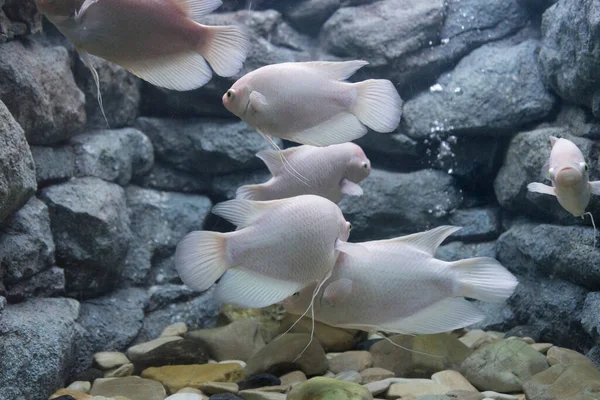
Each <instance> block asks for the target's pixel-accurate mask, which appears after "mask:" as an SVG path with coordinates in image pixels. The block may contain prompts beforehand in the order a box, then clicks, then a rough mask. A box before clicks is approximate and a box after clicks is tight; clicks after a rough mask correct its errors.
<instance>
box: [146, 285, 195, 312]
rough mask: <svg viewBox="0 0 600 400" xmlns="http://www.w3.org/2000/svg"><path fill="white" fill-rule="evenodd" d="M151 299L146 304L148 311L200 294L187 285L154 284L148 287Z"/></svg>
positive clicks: (187, 299)
mask: <svg viewBox="0 0 600 400" xmlns="http://www.w3.org/2000/svg"><path fill="white" fill-rule="evenodd" d="M148 294H149V295H150V300H148V304H147V305H146V309H145V311H146V312H152V311H156V310H158V309H161V308H165V307H167V306H169V305H170V304H172V303H181V302H184V301H189V300H191V299H193V298H194V297H196V296H198V293H196V292H194V291H193V290H192V289H190V288H189V287H187V286H185V285H173V284H167V285H159V286H152V287H150V289H148Z"/></svg>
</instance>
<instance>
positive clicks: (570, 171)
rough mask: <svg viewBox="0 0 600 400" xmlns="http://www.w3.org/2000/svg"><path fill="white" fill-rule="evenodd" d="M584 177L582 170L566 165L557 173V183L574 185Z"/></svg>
mask: <svg viewBox="0 0 600 400" xmlns="http://www.w3.org/2000/svg"><path fill="white" fill-rule="evenodd" d="M582 179H583V175H582V174H581V171H579V170H577V169H575V168H573V167H565V168H563V169H561V170H560V171H558V173H557V174H556V183H557V184H559V185H562V186H574V185H576V184H578V183H579V182H581V180H582Z"/></svg>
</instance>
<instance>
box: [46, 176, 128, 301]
mask: <svg viewBox="0 0 600 400" xmlns="http://www.w3.org/2000/svg"><path fill="white" fill-rule="evenodd" d="M42 199H43V200H44V201H45V202H46V204H47V205H48V208H49V209H50V221H51V226H52V234H53V236H54V241H55V243H56V260H57V262H58V263H59V265H61V266H63V267H65V272H66V277H67V292H68V293H69V294H70V295H73V296H81V297H90V296H93V295H97V294H100V293H104V292H106V291H109V290H111V289H112V288H114V287H115V286H116V285H117V283H118V281H117V279H118V277H119V275H120V273H121V271H122V268H123V261H124V257H125V255H126V253H127V249H128V246H129V241H130V238H131V232H130V229H129V216H128V215H127V209H126V205H125V193H124V190H123V189H122V188H121V187H120V186H117V185H115V184H112V183H108V182H105V181H102V180H100V179H98V178H79V179H74V180H71V181H69V182H66V183H62V184H59V185H56V186H51V187H49V188H47V189H44V190H43V191H42Z"/></svg>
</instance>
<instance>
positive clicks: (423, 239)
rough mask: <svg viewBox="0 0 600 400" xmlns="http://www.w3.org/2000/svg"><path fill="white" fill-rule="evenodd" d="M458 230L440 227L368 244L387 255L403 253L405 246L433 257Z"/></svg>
mask: <svg viewBox="0 0 600 400" xmlns="http://www.w3.org/2000/svg"><path fill="white" fill-rule="evenodd" d="M460 229H461V228H460V227H458V226H450V225H442V226H438V227H437V228H433V229H430V230H428V231H425V232H418V233H413V234H412V235H406V236H400V237H397V238H393V239H387V240H377V241H373V242H370V243H369V247H372V248H376V249H378V250H381V251H386V252H388V253H399V252H403V251H405V248H406V246H412V247H415V248H417V249H419V250H421V251H423V252H425V253H427V254H429V255H431V256H433V255H434V254H435V251H436V250H437V248H438V247H439V246H440V244H442V242H443V241H444V240H445V239H446V238H447V237H448V236H450V235H452V234H453V233H454V232H456V231H458V230H460Z"/></svg>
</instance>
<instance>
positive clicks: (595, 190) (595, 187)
mask: <svg viewBox="0 0 600 400" xmlns="http://www.w3.org/2000/svg"><path fill="white" fill-rule="evenodd" d="M590 192H592V194H595V195H600V181H593V182H590Z"/></svg>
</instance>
